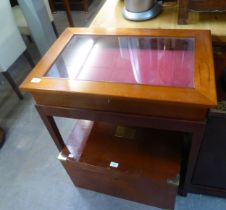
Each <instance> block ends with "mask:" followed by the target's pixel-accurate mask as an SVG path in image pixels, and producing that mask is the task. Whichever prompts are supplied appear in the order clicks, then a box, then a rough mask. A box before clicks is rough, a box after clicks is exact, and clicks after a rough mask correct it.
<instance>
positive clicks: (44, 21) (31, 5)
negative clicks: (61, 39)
mask: <svg viewBox="0 0 226 210" xmlns="http://www.w3.org/2000/svg"><path fill="white" fill-rule="evenodd" d="M18 3H19V5H20V7H21V9H22V11H23V14H24V17H25V19H26V21H27V24H28V26H29V30H30V32H31V34H32V37H33V40H34V41H35V44H36V46H37V48H38V50H39V52H40V54H41V55H44V54H45V52H46V51H47V50H48V49H49V47H50V46H51V45H52V44H53V42H54V41H55V40H56V35H55V33H54V30H53V27H52V24H51V21H50V19H49V15H48V12H47V9H46V6H45V4H44V2H43V1H42V0H18Z"/></svg>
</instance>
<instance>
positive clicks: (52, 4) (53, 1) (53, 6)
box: [49, 0, 56, 13]
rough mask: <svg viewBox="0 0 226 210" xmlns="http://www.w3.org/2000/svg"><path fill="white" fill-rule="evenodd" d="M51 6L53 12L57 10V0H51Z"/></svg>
mask: <svg viewBox="0 0 226 210" xmlns="http://www.w3.org/2000/svg"><path fill="white" fill-rule="evenodd" d="M49 6H50V9H51V12H52V13H54V12H56V8H55V0H49Z"/></svg>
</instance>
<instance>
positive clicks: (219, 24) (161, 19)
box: [90, 0, 226, 43]
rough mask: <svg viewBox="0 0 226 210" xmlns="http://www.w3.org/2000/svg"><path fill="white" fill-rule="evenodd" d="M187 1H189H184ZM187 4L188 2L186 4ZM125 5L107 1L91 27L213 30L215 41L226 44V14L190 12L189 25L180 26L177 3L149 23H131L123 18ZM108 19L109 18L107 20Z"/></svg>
mask: <svg viewBox="0 0 226 210" xmlns="http://www.w3.org/2000/svg"><path fill="white" fill-rule="evenodd" d="M183 1H187V0H183ZM185 3H186V2H185ZM123 6H124V3H123V1H120V0H115V1H112V0H106V3H105V4H104V5H103V7H102V8H101V10H100V11H99V13H98V14H97V16H96V17H95V19H94V20H93V22H92V23H91V25H90V27H108V28H150V29H160V28H161V29H205V30H211V33H212V36H213V41H216V42H221V43H225V42H226V27H225V20H226V13H217V14H215V13H214V14H211V13H197V12H189V18H188V23H189V24H187V25H178V24H177V19H178V5H177V4H176V2H173V3H165V6H164V4H163V11H162V13H161V14H160V15H159V16H157V17H156V18H154V19H151V20H148V21H139V22H134V21H129V20H126V19H124V18H123V17H122V14H121V12H122V9H123ZM106 17H108V18H106Z"/></svg>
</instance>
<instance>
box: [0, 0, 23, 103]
mask: <svg viewBox="0 0 226 210" xmlns="http://www.w3.org/2000/svg"><path fill="white" fill-rule="evenodd" d="M0 26H1V33H0V72H2V74H3V76H4V77H5V78H6V79H7V80H8V82H9V83H10V85H11V86H12V87H13V89H14V90H15V92H16V93H17V95H18V97H19V98H20V99H22V98H23V96H22V94H21V93H20V91H19V89H18V87H17V85H16V83H15V82H14V80H13V79H12V77H11V76H10V74H9V72H8V71H7V70H8V69H9V67H10V66H11V65H12V64H13V63H14V62H15V61H16V60H17V58H19V56H20V55H21V54H23V53H24V52H25V50H26V45H25V43H24V41H23V39H22V37H21V35H20V32H19V30H18V28H17V26H16V22H15V20H14V17H13V13H12V10H11V5H10V3H9V0H1V2H0Z"/></svg>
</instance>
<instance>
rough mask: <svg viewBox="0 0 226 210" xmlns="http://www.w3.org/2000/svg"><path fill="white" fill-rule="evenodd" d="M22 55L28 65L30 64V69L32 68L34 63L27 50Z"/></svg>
mask: <svg viewBox="0 0 226 210" xmlns="http://www.w3.org/2000/svg"><path fill="white" fill-rule="evenodd" d="M23 54H24V56H25V58H26V59H27V61H28V63H29V64H30V66H31V67H32V68H34V66H35V63H34V61H33V59H32V57H31V55H30V54H29V53H28V50H25V51H24V53H23Z"/></svg>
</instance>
